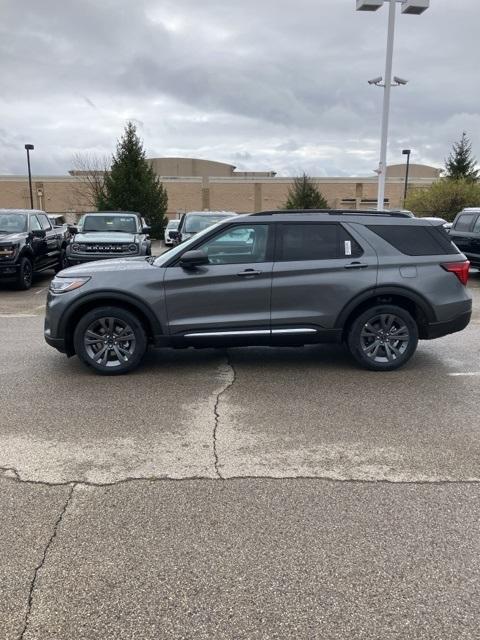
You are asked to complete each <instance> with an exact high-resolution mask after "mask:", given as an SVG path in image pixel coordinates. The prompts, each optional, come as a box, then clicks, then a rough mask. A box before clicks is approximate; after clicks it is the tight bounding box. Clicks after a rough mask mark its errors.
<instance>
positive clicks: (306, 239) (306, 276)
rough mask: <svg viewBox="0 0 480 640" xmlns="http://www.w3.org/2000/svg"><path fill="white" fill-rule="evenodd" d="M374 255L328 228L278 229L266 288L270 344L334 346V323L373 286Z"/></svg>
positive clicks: (340, 230) (350, 235)
mask: <svg viewBox="0 0 480 640" xmlns="http://www.w3.org/2000/svg"><path fill="white" fill-rule="evenodd" d="M357 240H358V241H357ZM377 268H378V258H377V254H376V252H375V251H374V249H373V248H372V247H370V245H368V243H366V242H362V244H360V238H358V237H357V239H356V238H355V231H354V230H352V229H351V230H350V232H349V231H347V230H346V228H345V226H344V225H342V224H340V223H333V222H286V223H282V224H281V225H280V226H279V232H278V239H277V250H276V257H275V264H274V269H273V283H272V338H273V340H274V342H276V338H277V339H278V340H279V341H280V340H281V341H285V339H286V338H288V337H289V334H290V337H291V338H292V339H293V338H295V339H297V340H299V341H302V340H305V341H307V342H315V341H316V340H317V339H318V340H327V339H328V336H329V335H330V337H331V339H332V340H335V338H336V336H335V332H334V331H333V329H334V327H335V323H336V320H337V318H338V316H339V315H340V313H341V311H342V309H343V308H344V307H345V306H346V304H347V303H348V302H350V301H351V300H352V299H353V298H355V296H357V295H359V294H360V293H362V292H363V291H366V290H368V289H370V288H371V289H373V288H374V287H375V286H376V282H377Z"/></svg>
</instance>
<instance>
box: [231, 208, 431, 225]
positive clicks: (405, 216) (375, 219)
mask: <svg viewBox="0 0 480 640" xmlns="http://www.w3.org/2000/svg"><path fill="white" fill-rule="evenodd" d="M252 216H253V217H255V218H264V219H265V221H267V220H272V219H273V220H275V221H284V222H287V221H288V222H295V221H296V222H298V221H299V220H301V221H303V222H306V221H309V222H311V221H312V219H316V220H317V221H318V220H322V219H323V221H327V220H328V222H333V221H335V222H357V223H360V224H365V225H367V224H368V225H371V224H381V225H383V224H385V225H399V224H400V225H404V224H414V225H424V226H425V225H429V226H438V225H441V224H442V222H441V221H440V220H439V221H438V222H434V221H432V220H428V219H426V218H416V217H414V216H413V214H411V213H410V212H407V211H400V210H399V211H394V210H390V211H372V210H371V209H364V210H361V209H356V210H352V209H347V210H345V209H304V210H302V209H298V210H296V209H294V210H280V211H259V212H257V213H252V214H248V215H246V216H241V218H243V219H245V218H246V217H252Z"/></svg>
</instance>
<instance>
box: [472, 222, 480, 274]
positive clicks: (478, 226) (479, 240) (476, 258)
mask: <svg viewBox="0 0 480 640" xmlns="http://www.w3.org/2000/svg"><path fill="white" fill-rule="evenodd" d="M471 251H472V252H471V254H470V258H471V259H472V262H474V263H475V265H476V266H478V265H479V264H480V215H479V216H478V217H477V219H476V221H475V224H474V225H473V231H472V240H471Z"/></svg>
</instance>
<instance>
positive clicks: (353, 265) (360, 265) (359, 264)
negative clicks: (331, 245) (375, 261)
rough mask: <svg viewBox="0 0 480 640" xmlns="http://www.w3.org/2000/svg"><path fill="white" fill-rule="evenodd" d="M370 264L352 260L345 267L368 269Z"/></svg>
mask: <svg viewBox="0 0 480 640" xmlns="http://www.w3.org/2000/svg"><path fill="white" fill-rule="evenodd" d="M367 267H368V264H365V263H364V262H351V263H350V264H346V265H345V269H366V268H367Z"/></svg>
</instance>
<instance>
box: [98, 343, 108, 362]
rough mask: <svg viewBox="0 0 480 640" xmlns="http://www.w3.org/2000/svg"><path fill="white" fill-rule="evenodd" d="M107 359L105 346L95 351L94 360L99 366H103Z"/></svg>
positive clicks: (106, 347)
mask: <svg viewBox="0 0 480 640" xmlns="http://www.w3.org/2000/svg"><path fill="white" fill-rule="evenodd" d="M107 358H108V346H107V345H106V344H105V345H103V347H102V348H101V349H100V350H99V351H97V353H96V354H95V360H96V361H97V362H98V363H99V364H105V362H106V361H107Z"/></svg>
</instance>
